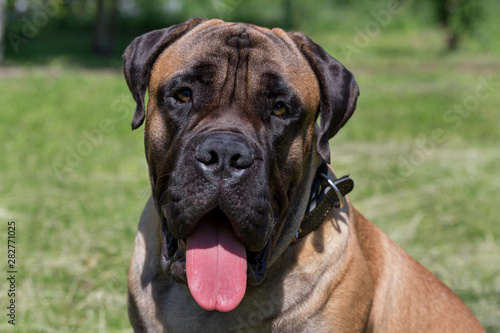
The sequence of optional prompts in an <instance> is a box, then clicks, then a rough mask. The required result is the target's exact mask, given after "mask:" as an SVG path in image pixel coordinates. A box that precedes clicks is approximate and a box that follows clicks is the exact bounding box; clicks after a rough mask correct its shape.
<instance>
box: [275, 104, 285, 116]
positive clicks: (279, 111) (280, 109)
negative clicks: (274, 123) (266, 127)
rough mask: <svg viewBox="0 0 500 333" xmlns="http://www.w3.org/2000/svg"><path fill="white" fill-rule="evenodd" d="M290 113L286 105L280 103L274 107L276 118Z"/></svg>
mask: <svg viewBox="0 0 500 333" xmlns="http://www.w3.org/2000/svg"><path fill="white" fill-rule="evenodd" d="M287 113H288V106H287V105H286V104H285V103H282V102H278V103H276V104H274V106H273V114H274V115H275V116H281V117H283V116H285V115H286V114H287Z"/></svg>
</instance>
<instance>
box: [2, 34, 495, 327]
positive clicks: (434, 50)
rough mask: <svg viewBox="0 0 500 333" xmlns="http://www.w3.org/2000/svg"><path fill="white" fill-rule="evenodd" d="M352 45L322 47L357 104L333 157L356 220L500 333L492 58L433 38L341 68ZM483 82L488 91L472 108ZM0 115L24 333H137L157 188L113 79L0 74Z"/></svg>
mask: <svg viewBox="0 0 500 333" xmlns="http://www.w3.org/2000/svg"><path fill="white" fill-rule="evenodd" d="M352 38H353V36H346V35H340V34H339V35H335V34H328V35H327V34H324V35H317V36H316V38H315V39H316V40H317V41H318V42H320V43H321V44H322V45H324V46H325V48H326V49H327V50H328V51H330V52H331V53H332V54H333V55H334V56H336V57H337V58H338V59H339V60H340V61H341V62H343V63H344V64H345V65H346V66H347V67H348V68H349V69H350V70H351V71H352V72H353V73H354V74H355V75H356V78H357V81H358V83H359V86H360V89H361V96H360V99H359V102H358V108H357V111H356V113H355V114H354V116H353V117H352V119H351V120H350V122H349V123H348V124H347V125H346V127H345V128H344V129H343V130H342V131H341V132H340V133H339V135H338V136H337V137H336V138H335V139H333V140H332V141H331V146H332V161H333V166H334V168H335V169H336V170H337V172H338V173H339V174H343V173H348V172H350V174H351V176H352V177H353V179H354V180H355V182H356V187H355V190H354V191H353V193H352V194H351V195H350V197H351V200H352V201H353V202H354V204H355V206H357V208H358V209H360V210H361V211H362V212H363V213H364V214H365V215H366V216H367V217H369V218H371V219H372V220H373V221H374V222H375V223H376V224H377V225H379V226H380V227H381V228H382V229H383V230H384V231H385V232H386V233H388V234H389V235H390V236H391V237H392V238H393V239H394V240H395V241H396V242H398V243H399V244H400V245H401V246H402V247H403V248H404V249H406V250H407V252H408V253H410V254H411V255H412V256H413V257H415V258H416V259H417V260H419V261H420V262H422V263H423V264H424V265H425V266H426V267H428V268H429V269H430V270H431V271H432V272H434V273H435V274H436V275H437V276H439V277H440V278H441V279H442V280H443V281H444V282H445V283H446V284H448V285H449V286H450V287H451V288H452V289H453V290H454V291H455V292H456V293H457V294H458V295H459V296H460V297H461V298H462V299H463V300H464V301H465V302H466V304H467V305H468V306H469V307H470V308H471V309H472V311H473V312H474V313H475V314H476V315H477V317H478V318H479V319H480V320H481V322H482V323H483V325H484V326H485V328H486V329H487V330H488V332H500V264H499V263H500V261H499V253H500V223H499V221H498V206H499V205H498V203H499V200H500V190H499V189H500V176H499V173H498V170H499V169H500V159H499V155H500V148H499V138H500V122H499V120H498V119H499V118H498V105H499V104H500V94H499V90H500V76H499V73H500V60H499V59H500V58H499V57H498V54H490V53H483V52H479V51H463V52H458V53H456V54H445V53H443V52H442V51H441V49H440V46H438V44H439V42H440V40H439V38H440V36H439V35H438V34H437V33H436V32H434V31H420V32H416V31H413V32H411V33H404V32H402V33H392V34H387V35H382V36H378V37H377V38H374V39H373V40H371V42H370V43H369V44H368V45H367V46H366V47H364V48H361V49H360V52H359V53H357V54H353V55H352V56H351V57H347V56H346V55H345V53H343V51H342V48H341V47H340V45H341V44H342V43H344V44H349V43H352V42H353V41H352ZM490 75H493V76H492V79H488V77H489V76H490ZM481 78H483V79H485V80H486V81H488V80H489V81H490V82H491V83H490V85H488V87H487V90H481V92H482V93H484V94H482V95H481V96H482V97H481V98H477V97H475V96H476V95H475V94H476V90H477V89H478V87H479V86H480V85H481V84H482V82H483V81H481V80H482V79H481ZM481 89H482V88H481ZM486 91H489V92H491V93H490V94H488V95H487V96H486V95H485V92H486ZM471 96H472V97H471ZM474 98H475V99H474ZM474 101H475V102H474ZM0 105H1V108H0V114H1V122H0V140H1V143H2V145H1V146H0V147H2V148H1V149H2V158H1V159H0V184H1V185H0V217H1V218H2V220H3V221H4V223H5V226H4V230H6V221H7V220H15V221H16V223H17V226H18V231H17V246H18V262H17V265H18V270H19V274H18V277H19V281H18V294H17V302H18V303H17V304H18V318H17V325H16V327H15V331H18V332H98V331H100V332H105V331H113V332H117V331H130V328H129V324H128V319H127V313H126V279H127V268H128V260H129V258H130V255H131V251H132V245H133V239H134V234H135V229H136V227H137V222H138V218H139V214H140V212H141V209H142V207H143V205H144V204H145V201H146V199H147V196H148V193H149V192H148V186H149V181H148V178H147V177H148V176H147V169H146V163H145V160H144V152H143V129H142V128H141V129H139V130H138V131H135V132H132V131H131V130H130V121H131V119H132V113H133V108H134V105H133V103H132V97H131V96H129V93H128V89H127V87H126V84H125V82H124V80H123V78H122V75H121V73H120V69H119V68H115V69H111V70H110V69H107V70H99V69H91V70H89V69H82V68H75V67H72V66H68V65H61V64H54V65H50V66H43V67H31V68H20V67H10V68H0ZM454 105H459V106H460V105H462V106H464V105H465V106H466V107H467V108H468V110H467V109H465V110H466V112H464V114H462V115H457V114H454V113H449V112H452V111H450V110H453V107H454ZM436 133H437V134H439V136H438V135H437V134H436ZM4 235H6V234H5V233H4ZM2 244H4V243H3V241H2ZM2 267H3V266H2ZM0 286H1V290H6V288H5V287H6V286H7V282H6V280H2V282H1V283H0ZM6 302H7V298H6V294H5V293H4V292H2V293H1V294H0V304H1V305H2V306H3V305H5V304H6ZM5 329H12V328H11V327H10V325H8V324H7V323H6V320H5V319H4V320H2V321H1V322H0V330H2V331H4V330H5Z"/></svg>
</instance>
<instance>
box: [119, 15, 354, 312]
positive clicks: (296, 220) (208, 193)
mask: <svg viewBox="0 0 500 333" xmlns="http://www.w3.org/2000/svg"><path fill="white" fill-rule="evenodd" d="M124 72H125V76H126V78H127V83H128V84H129V87H130V89H131V91H132V93H133V95H134V98H135V99H136V101H137V109H136V113H135V115H134V121H133V123H132V126H133V128H137V127H138V126H140V125H141V123H142V122H143V120H144V118H145V119H146V131H145V147H146V158H147V162H148V165H149V172H150V179H151V185H152V190H153V197H154V200H155V203H156V207H157V209H158V212H159V214H160V215H161V217H162V220H163V227H162V231H161V232H162V233H163V239H164V240H163V248H162V258H161V264H162V267H163V269H164V270H165V271H166V272H167V273H169V274H172V275H173V277H174V278H175V279H176V280H177V281H180V282H182V281H184V282H187V284H188V286H189V288H190V290H191V293H192V295H193V296H194V298H195V299H196V300H197V302H198V303H199V304H200V305H201V306H202V307H204V308H206V309H208V310H213V309H217V310H219V311H229V310H232V309H233V308H234V307H236V306H237V305H238V303H239V301H240V300H241V298H242V297H243V295H244V292H245V288H246V285H247V284H249V285H258V284H259V283H260V282H262V280H263V279H264V277H265V274H266V270H267V266H268V264H269V263H272V262H273V261H274V260H276V258H277V257H278V256H279V254H281V253H282V251H283V250H284V249H285V248H286V247H287V246H288V245H289V244H290V242H291V241H292V239H293V236H294V234H295V232H296V231H297V229H298V228H299V226H300V221H301V219H302V216H303V214H304V210H305V208H306V204H307V199H308V197H309V194H310V193H309V192H310V190H309V187H310V184H311V181H312V176H313V175H314V174H315V169H316V168H317V166H318V165H319V163H320V160H321V157H323V158H324V159H326V160H328V159H329V151H328V139H329V138H330V137H331V136H333V135H334V134H335V132H336V131H338V129H339V128H340V127H341V126H342V125H343V124H344V123H345V122H346V121H347V119H348V118H349V117H350V115H351V114H352V112H353V111H354V107H355V102H356V97H357V95H358V90H357V85H356V83H355V81H354V79H353V77H352V75H351V74H350V73H349V72H348V71H347V70H346V69H345V68H344V67H343V66H342V65H340V64H339V63H338V62H336V60H334V59H333V58H331V57H330V56H328V55H327V54H326V53H325V52H324V51H323V50H322V49H321V48H320V47H318V46H317V45H316V44H314V43H312V42H311V41H310V40H309V39H308V38H307V37H305V36H304V35H301V34H295V35H290V34H288V33H286V32H284V31H282V30H279V29H273V30H268V29H265V28H260V27H256V26H252V25H246V24H235V23H225V22H222V21H219V20H211V21H205V20H190V21H187V22H186V23H183V24H180V25H177V26H174V27H170V28H167V29H164V30H158V31H155V32H151V33H149V34H146V35H143V36H141V37H138V38H137V39H136V40H134V42H132V44H131V45H130V46H129V47H128V48H127V50H126V51H125V54H124ZM146 87H148V88H149V100H148V106H147V112H146V114H144V93H145V90H146ZM319 113H321V117H322V126H321V131H320V132H319V134H318V133H316V129H315V122H316V119H317V117H318V114H319ZM325 143H326V146H325Z"/></svg>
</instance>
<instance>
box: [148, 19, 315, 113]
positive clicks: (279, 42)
mask: <svg viewBox="0 0 500 333" xmlns="http://www.w3.org/2000/svg"><path fill="white" fill-rule="evenodd" d="M239 57H241V58H244V61H246V63H247V66H246V70H247V71H248V72H249V73H248V77H247V80H251V79H252V77H254V78H255V77H256V76H258V75H259V74H264V73H266V72H270V73H272V74H275V75H278V76H280V77H282V78H283V80H284V81H285V82H288V83H289V84H290V85H291V86H293V87H295V88H296V89H297V90H298V91H297V92H296V93H298V94H299V97H300V98H301V99H303V102H304V103H307V104H306V105H317V104H318V103H319V85H318V81H317V78H316V75H315V74H314V72H313V70H312V69H311V66H310V64H309V62H308V61H307V60H306V58H305V57H304V55H303V54H302V53H301V51H300V50H299V49H298V47H297V46H296V44H295V42H294V41H293V40H292V39H291V38H290V37H289V35H288V34H287V33H286V32H285V31H283V30H281V29H273V30H270V29H266V28H262V27H258V26H253V25H248V24H243V23H228V22H223V21H220V20H210V21H206V22H204V23H202V24H200V25H198V26H196V27H195V28H193V29H192V30H190V31H189V32H188V33H186V34H185V35H184V36H182V37H181V38H179V39H178V40H177V41H175V42H174V43H173V44H171V45H170V46H169V47H168V48H167V49H166V50H165V51H163V52H162V53H161V54H160V56H159V57H158V59H157V60H156V62H155V65H154V66H153V69H152V71H151V77H150V86H149V88H150V92H152V91H155V90H156V89H157V88H158V87H159V86H160V85H162V84H164V83H165V82H166V81H167V80H168V79H169V78H172V77H174V76H176V75H179V74H181V73H182V72H183V71H187V70H189V69H190V68H193V67H194V66H196V65H199V64H200V63H206V62H211V61H212V62H214V63H216V64H220V65H221V66H229V65H228V64H230V63H231V62H233V63H234V62H235V60H236V62H237V61H239V59H238V58H239ZM221 69H223V68H221Z"/></svg>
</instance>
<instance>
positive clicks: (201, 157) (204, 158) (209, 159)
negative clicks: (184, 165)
mask: <svg viewBox="0 0 500 333" xmlns="http://www.w3.org/2000/svg"><path fill="white" fill-rule="evenodd" d="M196 159H197V160H198V162H200V163H203V164H205V165H213V164H216V165H217V164H218V163H219V155H217V153H216V152H215V151H214V150H206V151H201V152H200V151H198V152H196Z"/></svg>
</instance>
